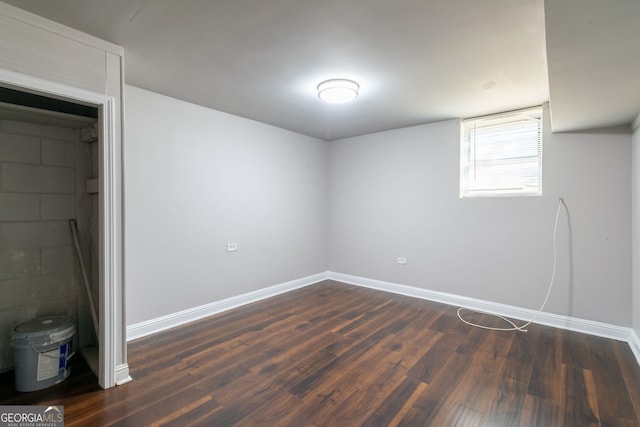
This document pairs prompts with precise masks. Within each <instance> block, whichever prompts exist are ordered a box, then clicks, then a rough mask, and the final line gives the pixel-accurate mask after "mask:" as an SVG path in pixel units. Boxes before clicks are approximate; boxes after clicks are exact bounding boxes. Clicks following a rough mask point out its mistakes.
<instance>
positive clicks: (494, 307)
mask: <svg viewBox="0 0 640 427" xmlns="http://www.w3.org/2000/svg"><path fill="white" fill-rule="evenodd" d="M328 279H330V280H336V281H338V282H343V283H349V284H352V285H357V286H363V287H366V288H371V289H377V290H381V291H386V292H392V293H395V294H400V295H406V296H410V297H414V298H421V299H425V300H429V301H436V302H441V303H444V304H449V305H453V306H457V307H464V308H468V309H471V310H476V311H481V312H484V313H490V314H498V315H500V316H505V317H510V318H513V319H519V320H524V321H529V320H530V319H532V318H534V316H535V315H536V313H537V311H535V310H530V309H527V308H521V307H515V306H511V305H506V304H500V303H495V302H490V301H483V300H479V299H475V298H469V297H463V296H459V295H454V294H449V293H445V292H437V291H430V290H427V289H422V288H416V287H413V286H406V285H400V284H397V283H390V282H384V281H381V280H374V279H367V278H364V277H358V276H351V275H348V274H342V273H334V272H329V273H328ZM534 323H538V324H541V325H546V326H552V327H555V328H560V329H566V330H570V331H576V332H582V333H585V334H589V335H596V336H600V337H604V338H611V339H615V340H619V341H625V342H627V343H629V346H630V347H631V350H632V351H633V353H634V355H635V357H636V360H637V361H638V364H640V339H638V336H637V335H636V333H635V331H633V329H631V328H625V327H622V326H615V325H610V324H608V323H602V322H595V321H593V320H586V319H580V318H577V317H571V316H563V315H559V314H553V313H545V312H542V313H540V314H538V315H537V317H536V318H535V322H534Z"/></svg>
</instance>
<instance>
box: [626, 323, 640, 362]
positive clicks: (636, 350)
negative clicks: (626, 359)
mask: <svg viewBox="0 0 640 427" xmlns="http://www.w3.org/2000/svg"><path fill="white" fill-rule="evenodd" d="M630 335H631V336H630V338H629V347H631V351H632V352H633V355H634V356H636V360H637V361H638V363H640V338H638V334H637V333H636V331H634V330H633V329H632V330H631V333H630Z"/></svg>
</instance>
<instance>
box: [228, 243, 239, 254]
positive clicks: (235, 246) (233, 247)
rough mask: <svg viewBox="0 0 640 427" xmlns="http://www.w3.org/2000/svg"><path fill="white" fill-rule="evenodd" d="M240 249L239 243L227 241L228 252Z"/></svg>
mask: <svg viewBox="0 0 640 427" xmlns="http://www.w3.org/2000/svg"><path fill="white" fill-rule="evenodd" d="M237 250H238V244H237V243H227V252H235V251H237Z"/></svg>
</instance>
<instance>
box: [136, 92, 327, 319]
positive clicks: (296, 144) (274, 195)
mask: <svg viewBox="0 0 640 427" xmlns="http://www.w3.org/2000/svg"><path fill="white" fill-rule="evenodd" d="M125 107H126V123H125V131H126V143H125V175H124V176H125V178H124V179H125V189H126V190H125V283H126V284H125V287H126V301H127V303H126V310H127V323H128V324H129V325H131V324H134V323H138V322H142V321H145V320H149V319H153V318H157V317H159V316H163V315H167V314H172V313H175V312H177V311H180V310H184V309H187V308H192V307H196V306H200V305H203V304H207V303H211V302H214V301H219V300H222V299H225V298H228V297H231V296H235V295H239V294H243V293H246V292H250V291H254V290H258V289H261V288H265V287H267V286H270V285H276V284H280V283H284V282H287V281H289V280H293V279H298V278H301V277H305V276H308V275H311V274H316V273H320V272H323V271H325V270H326V268H327V233H326V230H327V209H326V206H327V185H328V181H327V165H328V143H326V142H324V141H321V140H318V139H314V138H310V137H306V136H302V135H299V134H296V133H293V132H289V131H285V130H282V129H279V128H275V127H273V126H269V125H265V124H262V123H258V122H255V121H251V120H247V119H243V118H240V117H236V116H233V115H230V114H225V113H222V112H218V111H214V110H211V109H207V108H203V107H200V106H197V105H194V104H189V103H186V102H182V101H178V100H176V99H173V98H169V97H166V96H161V95H158V94H155V93H152V92H148V91H145V90H142V89H139V88H136V87H132V86H127V87H126V102H125ZM231 242H233V243H237V244H238V251H237V252H231V253H227V252H226V245H227V243H231Z"/></svg>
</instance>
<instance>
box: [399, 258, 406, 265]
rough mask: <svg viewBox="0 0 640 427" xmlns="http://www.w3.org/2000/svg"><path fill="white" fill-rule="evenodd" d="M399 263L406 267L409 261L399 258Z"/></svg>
mask: <svg viewBox="0 0 640 427" xmlns="http://www.w3.org/2000/svg"><path fill="white" fill-rule="evenodd" d="M397 262H398V264H402V265H404V264H406V263H407V259H406V258H398V259H397Z"/></svg>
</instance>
